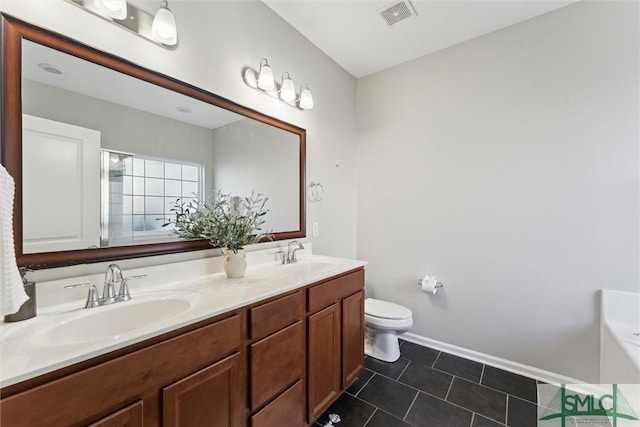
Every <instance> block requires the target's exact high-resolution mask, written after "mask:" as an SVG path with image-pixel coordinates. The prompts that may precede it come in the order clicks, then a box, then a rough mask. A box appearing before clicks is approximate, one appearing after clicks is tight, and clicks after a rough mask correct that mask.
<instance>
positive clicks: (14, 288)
mask: <svg viewBox="0 0 640 427" xmlns="http://www.w3.org/2000/svg"><path fill="white" fill-rule="evenodd" d="M14 193H15V184H14V182H13V178H12V177H11V175H9V172H7V170H6V169H5V168H4V167H3V166H2V165H0V311H1V313H2V314H3V315H6V314H13V313H15V312H17V311H18V310H20V306H22V304H24V303H25V301H27V300H28V299H29V297H28V296H27V294H26V293H25V291H24V286H23V284H22V278H21V277H20V273H19V272H18V265H17V264H16V251H15V247H14V245H13V196H14Z"/></svg>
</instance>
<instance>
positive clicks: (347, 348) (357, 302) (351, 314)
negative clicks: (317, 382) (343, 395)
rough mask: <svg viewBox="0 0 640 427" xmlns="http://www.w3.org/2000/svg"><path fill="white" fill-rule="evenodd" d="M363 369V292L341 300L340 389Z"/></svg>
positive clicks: (346, 385)
mask: <svg viewBox="0 0 640 427" xmlns="http://www.w3.org/2000/svg"><path fill="white" fill-rule="evenodd" d="M363 368H364V292H363V291H360V292H358V293H355V294H353V295H351V296H350V297H347V298H345V299H343V300H342V388H347V387H349V385H351V383H352V382H353V381H354V380H355V379H356V377H357V376H358V374H360V372H361V371H362V369H363Z"/></svg>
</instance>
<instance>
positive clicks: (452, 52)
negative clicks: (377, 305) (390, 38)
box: [357, 1, 640, 381]
mask: <svg viewBox="0 0 640 427" xmlns="http://www.w3.org/2000/svg"><path fill="white" fill-rule="evenodd" d="M638 12H639V11H638V3H637V2H590V1H583V2H579V3H576V4H574V5H572V6H568V7H566V8H563V9H560V10H557V11H555V12H551V13H548V14H546V15H542V16H540V17H537V18H534V19H531V20H529V21H526V22H524V23H522V24H519V25H516V26H513V27H510V28H507V29H504V30H501V31H498V32H495V33H492V34H489V35H486V36H484V37H480V38H478V39H475V40H472V41H469V42H467V43H463V44H461V45H458V46H456V47H453V48H450V49H446V50H444V51H441V52H438V53H435V54H433V55H429V56H426V57H422V58H419V59H417V60H414V61H411V62H408V63H406V64H403V65H400V66H398V67H395V68H393V69H389V70H386V71H383V72H380V73H377V74H374V75H372V76H370V77H367V78H364V79H361V80H359V81H358V107H357V108H358V116H359V125H360V135H359V145H358V257H359V258H362V259H366V260H368V261H369V265H368V267H367V282H368V287H369V291H370V292H371V293H372V294H375V296H377V297H379V298H382V299H387V300H390V301H394V302H398V303H401V304H405V305H406V306H408V307H410V308H411V309H412V310H413V313H414V320H415V325H414V329H413V332H415V333H417V334H419V335H422V336H425V337H428V338H431V339H435V340H439V341H443V342H446V343H450V344H454V345H458V346H462V347H465V348H468V349H472V350H476V351H480V352H484V353H488V354H490V355H493V356H497V357H502V358H505V359H509V360H512V361H516V362H520V363H523V364H526V365H530V366H534V367H538V368H541V369H545V370H548V371H551V372H555V373H559V374H563V375H567V376H571V377H574V378H578V379H583V380H589V381H597V379H598V344H599V338H598V322H599V306H598V304H599V297H598V290H599V289H601V288H612V289H618V290H623V291H631V292H638V291H639V285H638V284H639V277H638V270H639V261H638V260H639V251H638V247H639V240H638V218H639V211H638V194H639V182H640V180H639V176H638V174H639V164H638V155H639V152H638V145H639V144H638V129H639V121H638V113H639V111H638V105H639V99H638V95H639V84H638V78H639V75H640V70H639V66H638V63H639V59H638V52H639V46H638V39H639V37H638ZM424 274H430V275H434V274H435V275H437V276H438V278H439V279H441V280H442V281H443V282H445V288H444V292H441V293H440V294H438V295H437V296H435V297H434V296H431V297H430V296H428V295H426V294H423V293H421V292H419V290H418V287H417V285H416V284H415V283H416V280H417V279H418V278H420V277H422V276H423V275H424Z"/></svg>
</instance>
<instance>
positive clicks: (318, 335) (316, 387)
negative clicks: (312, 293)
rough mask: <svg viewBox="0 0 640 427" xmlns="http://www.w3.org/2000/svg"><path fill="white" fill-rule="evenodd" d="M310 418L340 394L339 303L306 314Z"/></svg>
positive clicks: (322, 410)
mask: <svg viewBox="0 0 640 427" xmlns="http://www.w3.org/2000/svg"><path fill="white" fill-rule="evenodd" d="M308 325H309V334H308V336H309V353H308V357H309V373H308V375H309V421H312V420H315V419H316V418H317V417H319V416H320V415H321V414H322V412H324V410H325V409H327V407H328V406H329V405H330V404H331V402H332V401H333V398H334V397H335V396H337V394H338V393H340V379H341V376H342V375H341V369H340V341H341V340H340V335H341V332H342V329H341V327H340V304H339V303H334V304H333V305H330V306H329V307H327V308H325V309H324V310H322V311H319V312H317V313H315V314H312V315H311V316H309V324H308Z"/></svg>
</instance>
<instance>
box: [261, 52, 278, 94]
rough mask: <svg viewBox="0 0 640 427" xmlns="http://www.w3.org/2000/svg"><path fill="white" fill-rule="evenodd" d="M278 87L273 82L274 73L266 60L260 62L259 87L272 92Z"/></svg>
mask: <svg viewBox="0 0 640 427" xmlns="http://www.w3.org/2000/svg"><path fill="white" fill-rule="evenodd" d="M275 86H276V83H275V81H274V80H273V71H272V70H271V67H270V66H269V62H267V60H266V59H263V60H262V61H260V74H258V87H259V88H260V89H262V90H272V89H273V88H274V87H275Z"/></svg>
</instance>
